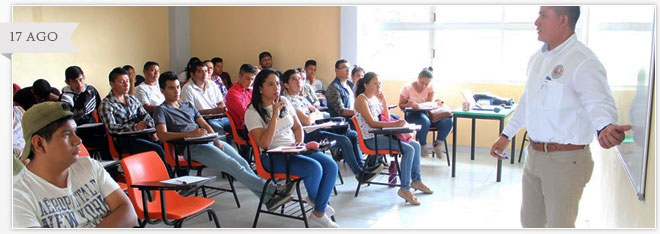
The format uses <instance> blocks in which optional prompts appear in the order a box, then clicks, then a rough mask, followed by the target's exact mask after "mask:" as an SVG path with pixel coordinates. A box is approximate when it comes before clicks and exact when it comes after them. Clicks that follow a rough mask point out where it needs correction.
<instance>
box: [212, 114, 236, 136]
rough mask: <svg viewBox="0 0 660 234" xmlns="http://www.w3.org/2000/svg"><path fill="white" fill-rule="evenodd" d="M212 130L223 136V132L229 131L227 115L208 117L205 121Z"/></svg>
mask: <svg viewBox="0 0 660 234" xmlns="http://www.w3.org/2000/svg"><path fill="white" fill-rule="evenodd" d="M206 122H207V123H208V124H209V125H211V128H212V129H213V131H214V132H217V133H218V135H219V136H224V135H225V132H231V126H230V125H229V119H227V117H224V118H218V119H209V120H207V121H206Z"/></svg>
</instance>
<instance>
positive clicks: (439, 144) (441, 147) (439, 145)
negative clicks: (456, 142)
mask: <svg viewBox="0 0 660 234" xmlns="http://www.w3.org/2000/svg"><path fill="white" fill-rule="evenodd" d="M433 152H435V155H436V157H438V158H439V159H442V158H444V156H445V154H446V153H447V151H445V141H436V142H435V144H434V145H433Z"/></svg>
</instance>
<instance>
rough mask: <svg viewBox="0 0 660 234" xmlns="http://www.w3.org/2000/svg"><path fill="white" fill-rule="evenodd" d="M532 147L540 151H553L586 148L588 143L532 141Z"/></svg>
mask: <svg viewBox="0 0 660 234" xmlns="http://www.w3.org/2000/svg"><path fill="white" fill-rule="evenodd" d="M529 145H530V146H532V149H534V150H536V151H540V152H546V153H549V152H553V151H570V150H579V149H584V148H585V147H587V145H571V144H557V143H542V142H534V141H530V144H529Z"/></svg>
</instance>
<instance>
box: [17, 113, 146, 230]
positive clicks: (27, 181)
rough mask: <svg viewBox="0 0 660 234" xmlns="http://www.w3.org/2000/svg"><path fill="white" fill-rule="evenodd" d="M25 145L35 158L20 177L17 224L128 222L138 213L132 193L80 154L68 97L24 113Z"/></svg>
mask: <svg viewBox="0 0 660 234" xmlns="http://www.w3.org/2000/svg"><path fill="white" fill-rule="evenodd" d="M22 122H23V136H24V137H25V142H26V144H25V148H24V150H23V154H22V156H21V159H23V160H25V159H30V160H29V163H28V164H27V165H26V167H25V169H23V170H21V171H20V172H19V173H18V174H17V175H16V176H15V177H14V185H13V194H14V198H13V199H14V200H13V210H14V213H13V215H12V217H13V226H14V227H15V228H25V227H42V228H94V227H98V228H101V227H109V228H128V227H132V226H135V225H136V224H137V215H136V214H135V210H134V209H133V205H132V204H131V202H130V201H129V199H128V197H127V196H126V194H124V192H123V191H122V190H121V189H120V188H119V185H117V183H116V182H115V181H114V180H112V178H111V177H110V175H109V174H108V173H107V172H106V171H105V169H104V168H103V166H102V165H101V164H100V163H99V162H97V161H96V160H93V159H91V158H89V157H80V158H79V157H78V153H80V147H81V143H82V141H81V139H80V138H78V136H77V135H76V122H75V121H73V112H71V110H70V109H69V106H68V105H67V104H65V103H63V102H44V103H40V104H36V105H34V106H32V108H30V109H29V110H28V111H26V112H25V115H24V116H23V120H22Z"/></svg>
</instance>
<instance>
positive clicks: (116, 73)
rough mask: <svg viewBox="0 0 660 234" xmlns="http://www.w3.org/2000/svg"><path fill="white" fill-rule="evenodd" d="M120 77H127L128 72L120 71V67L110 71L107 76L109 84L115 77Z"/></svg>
mask: <svg viewBox="0 0 660 234" xmlns="http://www.w3.org/2000/svg"><path fill="white" fill-rule="evenodd" d="M121 75H127V76H128V71H126V70H124V69H122V68H121V67H115V68H114V69H112V71H110V74H109V75H108V80H109V81H110V82H115V80H116V79H117V77H119V76H121Z"/></svg>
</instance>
